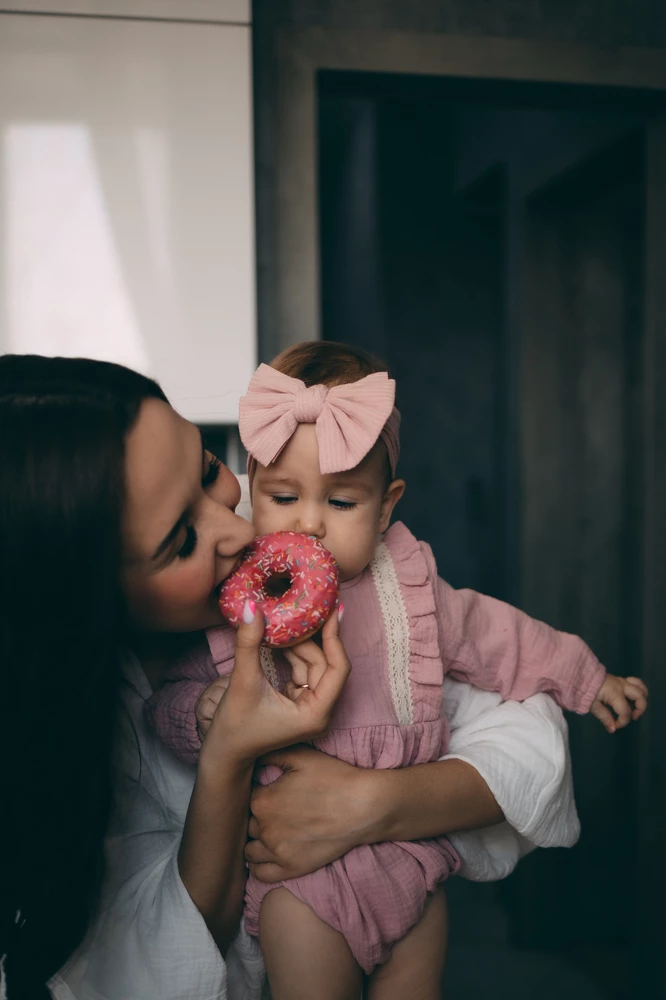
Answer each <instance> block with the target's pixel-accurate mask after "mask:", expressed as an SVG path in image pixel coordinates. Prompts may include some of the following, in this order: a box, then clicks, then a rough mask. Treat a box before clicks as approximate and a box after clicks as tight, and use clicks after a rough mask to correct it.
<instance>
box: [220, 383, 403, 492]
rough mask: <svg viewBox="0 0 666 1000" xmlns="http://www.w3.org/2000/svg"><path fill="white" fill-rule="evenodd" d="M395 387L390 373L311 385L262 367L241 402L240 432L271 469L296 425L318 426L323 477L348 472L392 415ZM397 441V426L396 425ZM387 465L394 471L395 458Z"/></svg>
mask: <svg viewBox="0 0 666 1000" xmlns="http://www.w3.org/2000/svg"><path fill="white" fill-rule="evenodd" d="M394 400H395V382H394V381H393V379H391V378H389V377H388V375H387V373H386V372H376V373H373V374H372V375H366V376H365V378H362V379H360V380H359V381H358V382H350V383H348V384H346V385H336V386H332V387H331V388H328V387H327V386H325V385H313V386H310V387H309V388H307V387H306V385H305V383H304V382H302V381H301V380H300V379H298V378H291V377H290V376H289V375H283V373H282V372H278V371H276V370H275V369H274V368H271V367H270V366H269V365H260V366H259V368H258V369H257V371H256V372H255V373H254V375H253V377H252V381H251V382H250V385H249V387H248V391H247V395H246V396H243V397H242V398H241V401H240V417H239V431H240V436H241V441H242V442H243V444H244V446H245V448H246V450H247V452H248V454H250V455H251V456H252V457H253V458H255V459H256V460H257V462H259V463H260V464H261V465H263V466H266V465H270V464H271V462H274V461H275V459H276V458H277V457H278V455H279V454H280V452H281V451H282V449H283V448H284V446H285V445H286V444H287V442H288V441H289V439H290V438H291V436H292V435H293V433H294V431H295V430H296V428H297V426H298V424H315V425H316V431H317V442H318V444H319V468H320V470H321V472H322V474H324V475H325V474H326V473H331V472H345V471H346V470H347V469H353V468H355V466H357V465H358V464H359V462H361V461H362V459H363V458H365V456H366V455H367V454H368V452H369V451H370V449H371V448H372V447H373V445H374V444H375V442H376V441H377V440H378V438H379V437H380V435H381V433H382V430H383V429H384V425H385V424H386V422H387V421H388V420H389V417H391V416H392V414H393V413H394V412H395V420H394V423H395V422H396V421H397V420H399V416H398V413H397V411H394V409H393V404H394ZM395 436H396V441H397V423H396V435H395ZM391 450H392V449H391V448H389V460H390V461H391V465H392V467H393V466H394V464H395V461H397V454H396V455H394V456H392V455H391Z"/></svg>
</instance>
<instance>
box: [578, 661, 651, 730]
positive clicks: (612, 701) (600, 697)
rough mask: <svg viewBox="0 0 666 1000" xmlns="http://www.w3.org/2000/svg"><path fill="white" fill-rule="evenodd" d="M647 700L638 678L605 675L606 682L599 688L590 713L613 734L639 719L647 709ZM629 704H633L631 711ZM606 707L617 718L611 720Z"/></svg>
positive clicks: (645, 691) (645, 689) (643, 686)
mask: <svg viewBox="0 0 666 1000" xmlns="http://www.w3.org/2000/svg"><path fill="white" fill-rule="evenodd" d="M647 699H648V689H647V687H646V686H645V684H644V683H643V681H642V680H641V679H640V677H615V676H614V675H613V674H606V680H605V681H604V682H603V684H602V685H601V687H600V688H599V691H598V693H597V697H596V698H595V699H594V702H593V703H592V708H591V709H590V711H591V712H592V715H594V716H596V717H597V719H599V722H601V724H602V725H603V726H605V728H606V729H607V730H608V732H609V733H614V732H615V730H616V729H624V727H625V726H628V725H629V722H630V721H631V720H632V719H633V720H634V721H635V720H636V719H640V717H641V715H642V714H643V712H644V711H645V709H646V708H647ZM629 702H633V704H634V707H633V709H632V707H631V705H630V704H629ZM606 705H608V706H609V707H610V708H612V710H613V712H615V715H616V716H617V718H613V714H612V712H609V710H608V708H606V707H605V706H606Z"/></svg>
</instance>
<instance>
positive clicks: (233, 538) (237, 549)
mask: <svg viewBox="0 0 666 1000" xmlns="http://www.w3.org/2000/svg"><path fill="white" fill-rule="evenodd" d="M216 535H217V538H216V543H215V548H216V550H217V554H218V555H219V556H225V557H227V558H228V557H229V556H237V555H239V554H240V553H241V552H242V551H243V549H244V548H246V547H247V546H248V545H249V544H250V542H251V541H252V539H253V538H254V529H253V528H252V525H251V524H250V522H249V521H246V520H245V518H243V517H239V516H238V514H234V513H233V511H231V510H229V508H228V507H222V508H221V509H220V511H219V514H218V518H217V524H216Z"/></svg>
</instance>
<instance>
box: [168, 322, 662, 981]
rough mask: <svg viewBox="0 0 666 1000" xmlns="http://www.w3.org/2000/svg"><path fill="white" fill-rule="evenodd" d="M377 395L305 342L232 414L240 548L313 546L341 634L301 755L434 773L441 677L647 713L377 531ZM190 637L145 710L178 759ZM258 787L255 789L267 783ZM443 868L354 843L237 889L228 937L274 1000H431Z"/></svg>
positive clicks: (340, 355)
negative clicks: (243, 474)
mask: <svg viewBox="0 0 666 1000" xmlns="http://www.w3.org/2000/svg"><path fill="white" fill-rule="evenodd" d="M394 397H395V383H394V382H393V381H392V380H391V379H390V378H389V376H388V373H387V372H386V369H385V368H384V367H383V366H382V365H381V364H379V363H378V362H376V361H374V360H373V359H371V358H369V357H368V356H367V355H365V354H364V353H362V352H360V351H357V350H354V349H352V348H348V347H345V346H343V345H339V344H330V343H326V342H314V343H311V344H302V345H299V346H297V347H294V348H290V349H289V350H287V351H285V352H284V353H283V354H281V355H280V356H279V357H278V358H277V359H276V360H275V361H274V362H273V363H272V366H270V367H269V366H267V365H261V367H260V368H259V369H258V371H257V372H256V373H255V375H254V377H253V379H252V382H251V383H250V386H249V389H248V393H247V395H246V396H245V397H244V398H243V399H242V401H241V409H240V434H241V438H242V440H243V443H244V444H245V447H246V448H247V451H248V454H249V456H250V457H249V464H248V472H249V480H250V487H251V497H252V511H253V524H254V528H255V530H256V532H257V534H268V533H270V532H274V531H298V532H302V533H304V534H308V535H314V536H316V537H317V538H318V539H319V540H320V541H321V542H322V544H323V545H324V546H325V547H326V548H327V549H328V550H329V551H330V552H331V553H332V554H333V556H334V557H335V559H336V561H337V563H338V567H339V570H340V580H341V594H340V598H341V602H342V601H344V605H343V604H342V603H341V604H340V607H339V612H340V613H341V612H342V611H343V607H344V617H342V615H341V617H340V629H341V636H342V640H343V643H344V645H345V648H346V650H347V653H348V655H349V658H350V661H351V664H352V673H351V675H350V678H349V680H348V681H347V684H346V686H345V689H344V691H343V693H342V696H341V698H340V701H339V702H338V705H337V707H336V710H335V713H334V717H333V721H332V725H331V729H330V731H329V732H328V733H327V734H326V735H325V736H324V737H322V738H321V739H318V740H317V741H316V746H317V747H318V748H319V749H320V750H323V751H325V752H326V753H328V754H331V755H333V756H335V757H338V758H341V759H342V760H344V761H347V762H348V763H350V764H354V765H356V766H358V767H370V768H403V767H410V766H412V765H414V764H420V763H426V762H428V761H433V760H437V759H439V758H440V757H441V756H442V754H443V753H445V751H446V749H447V744H448V732H447V727H446V721H445V717H444V715H443V712H442V704H441V698H442V696H441V692H442V682H443V677H444V675H445V674H450V675H451V676H452V677H454V678H456V679H458V680H463V681H466V682H468V683H471V684H473V685H475V686H476V687H479V688H484V689H486V690H493V691H497V692H499V693H500V694H501V695H502V697H503V698H504V699H514V700H523V699H525V698H527V697H528V696H530V695H532V694H535V693H536V692H539V691H543V692H547V693H549V694H550V695H552V697H553V698H554V699H555V700H556V701H557V702H558V704H559V705H561V706H562V707H563V708H567V709H570V710H572V711H575V712H580V713H585V712H590V711H591V712H592V713H593V714H594V715H596V716H597V717H598V718H599V719H600V720H601V721H602V722H603V723H604V724H605V725H606V728H607V729H608V730H609V731H610V732H613V731H614V730H615V729H616V728H618V727H621V726H624V725H626V724H627V723H628V722H629V720H630V718H632V717H633V718H634V719H637V718H638V717H639V716H640V715H641V714H642V713H643V711H644V710H645V707H646V703H647V690H646V688H645V685H644V684H643V683H642V681H640V680H638V679H637V678H633V677H630V678H626V679H624V678H620V677H613V676H610V675H608V674H606V672H605V670H604V668H603V667H602V666H601V664H600V663H599V662H598V660H597V659H596V658H595V657H594V655H593V654H592V652H591V651H590V650H589V649H588V647H587V646H586V645H585V643H584V642H583V641H582V640H581V639H579V638H577V637H575V636H571V635H566V634H564V633H561V632H556V631H555V630H553V629H551V628H549V627H548V626H546V625H544V624H542V623H540V622H537V621H534V620H533V619H531V618H528V617H527V615H525V614H523V613H522V612H520V611H517V610H516V609H515V608H512V607H509V606H508V605H506V604H503V603H502V602H500V601H497V600H494V599H493V598H489V597H483V596H481V595H480V594H476V593H474V592H472V591H469V590H461V591H456V590H454V589H453V588H452V587H450V586H449V585H448V584H447V583H445V582H444V580H442V579H441V578H439V577H438V575H437V567H436V565H435V560H434V558H433V555H432V552H431V550H430V548H429V546H428V545H427V544H426V543H424V542H420V541H418V540H417V539H416V538H415V537H414V536H413V535H412V534H411V532H410V531H409V530H408V529H407V528H406V527H405V525H404V524H401V523H399V522H398V523H395V524H393V525H392V526H391V527H389V524H390V521H391V515H392V513H393V509H394V507H395V505H396V504H397V502H398V501H399V500H400V497H401V496H402V494H403V491H404V489H405V483H404V482H403V480H401V479H398V478H396V467H397V462H398V454H399V422H400V418H399V414H398V411H397V410H396V409H395V406H394ZM207 639H208V645H209V651H207V652H206V654H205V655H203V656H199V657H190V658H189V659H184V660H183V661H182V662H181V663H180V664H179V665H178V667H177V668H176V670H175V672H173V673H172V675H171V678H170V680H171V683H169V684H168V685H167V686H166V687H164V688H163V689H162V690H161V691H159V692H158V693H157V694H156V695H155V696H154V698H153V699H152V702H151V705H150V713H151V717H152V720H153V724H154V725H155V727H156V729H157V732H158V733H159V735H160V736H161V738H162V739H163V740H164V741H165V742H166V743H167V744H168V745H169V746H170V747H171V748H172V749H173V750H174V752H175V753H176V754H177V755H178V756H179V757H181V758H182V759H184V760H186V761H189V762H195V761H196V759H197V756H198V752H199V749H200V746H201V738H202V737H203V736H205V733H206V731H207V729H208V726H209V725H210V721H211V718H212V716H213V713H214V711H215V709H216V707H217V705H218V704H219V702H220V700H221V698H222V697H223V696H224V692H225V690H226V686H227V684H228V679H229V675H230V674H231V671H232V670H233V657H234V645H235V643H234V632H233V630H232V629H230V628H224V627H221V628H217V629H212V630H210V631H209V632H208V634H207ZM263 663H264V669H265V672H266V674H267V676H268V677H269V678H270V679H271V681H272V683H273V684H274V685H275V686H276V687H278V688H279V689H281V688H282V687H283V686H284V685H285V684H286V683H287V682H288V681H292V682H293V683H296V684H297V685H298V684H301V685H305V684H307V685H309V686H310V687H313V686H315V685H316V682H317V678H316V676H313V674H312V669H313V668H312V665H310V664H308V663H307V662H306V661H305V660H304V659H303V658H302V657H301V656H299V649H298V647H295V648H293V649H291V650H287V651H282V652H279V651H270V650H268V649H264V650H263ZM629 702H632V703H633V706H632V705H630V704H629ZM607 706H608V707H607ZM609 708H610V709H612V710H613V712H614V713H615V714H614V715H613V714H612V713H611V711H609ZM273 770H275V769H273ZM259 777H260V780H262V781H265V782H267V781H270V780H274V778H275V777H276V774H270V773H267V772H264V773H262V774H260V776H259ZM458 865H459V860H458V857H457V855H456V852H455V850H454V849H453V847H452V846H451V844H450V843H449V842H448V840H447V839H446V838H445V837H439V838H437V839H434V840H428V841H420V842H416V843H380V844H370V845H365V846H361V847H357V848H355V849H354V850H352V851H350V852H349V853H348V854H347V855H345V856H344V857H343V858H340V859H339V860H338V861H336V862H333V863H332V864H329V865H327V866H326V867H325V868H322V869H320V870H319V871H316V872H313V873H312V874H310V875H306V876H304V877H301V878H296V879H292V880H289V881H287V882H283V883H278V884H265V883H262V882H259V881H258V880H257V879H255V878H253V877H250V878H249V880H248V884H247V895H246V910H245V923H246V927H247V929H248V930H249V932H250V933H252V934H255V935H259V938H260V942H261V946H262V951H263V953H264V957H265V960H266V966H267V970H268V975H269V980H270V983H271V989H272V992H273V996H274V998H275V1000H279V998H283V997H284V998H290V1000H291V998H293V997H295V996H303V997H308V996H311V997H317V998H318V1000H324V998H327V997H331V998H333V997H346V996H348V995H349V996H353V997H354V1000H356V998H357V997H358V996H359V993H360V983H361V971H360V970H362V971H363V973H365V974H366V975H368V976H369V977H370V995H371V996H372V997H373V998H376V1000H380V998H389V997H392V996H393V995H394V993H393V992H392V991H391V977H387V975H386V972H387V970H388V969H389V968H391V969H392V970H394V971H395V970H397V968H398V964H399V965H400V966H401V967H402V971H403V972H404V970H405V967H406V968H407V970H409V968H410V967H413V968H414V969H416V968H418V970H419V978H420V981H421V982H424V977H425V979H427V980H428V982H427V989H428V992H427V994H426V993H423V996H426V995H427V996H432V997H433V998H434V997H436V996H439V989H440V978H441V973H442V965H443V960H442V955H443V950H444V942H445V939H446V930H447V915H446V903H445V898H444V895H443V892H442V889H441V886H442V883H443V882H444V881H445V880H446V879H447V878H448V877H449V875H452V874H454V873H455V872H456V870H457V868H458ZM322 956H326V967H327V968H330V967H331V961H332V959H333V960H334V967H335V968H336V970H337V972H338V975H336V982H330V981H326V980H325V979H324V977H323V975H322V972H321V965H320V963H319V959H320V957H322ZM389 960H390V961H389ZM424 970H425V971H424ZM396 978H399V979H403V978H404V977H403V976H402V975H401V976H398V977H396ZM342 984H350V985H349V986H348V987H344V986H343V985H342Z"/></svg>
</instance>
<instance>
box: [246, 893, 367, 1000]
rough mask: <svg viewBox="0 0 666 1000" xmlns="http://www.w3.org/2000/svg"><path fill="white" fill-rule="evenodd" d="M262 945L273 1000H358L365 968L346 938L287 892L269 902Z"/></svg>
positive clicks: (261, 923) (262, 920)
mask: <svg viewBox="0 0 666 1000" xmlns="http://www.w3.org/2000/svg"><path fill="white" fill-rule="evenodd" d="M259 944H260V945H261V950H262V953H263V956H264V961H265V963H266V971H267V972H268V981H269V983H270V987H271V997H272V1000H359V997H360V996H361V989H362V976H361V970H360V969H359V967H358V965H357V964H356V961H355V959H354V957H353V955H352V953H351V951H350V950H349V946H348V945H347V942H346V941H345V939H344V937H343V936H342V934H340V933H339V932H338V931H336V930H334V929H333V928H332V927H330V926H329V925H328V924H326V923H324V921H323V920H320V918H319V917H318V916H317V914H316V913H315V912H314V910H311V909H310V907H309V906H308V905H307V904H306V903H303V902H301V900H300V899H297V898H296V897H295V896H292V894H291V893H290V892H289V890H288V889H282V888H280V889H273V891H272V892H269V893H268V895H267V896H266V897H265V898H264V900H263V902H262V904H261V910H260V912H259Z"/></svg>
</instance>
